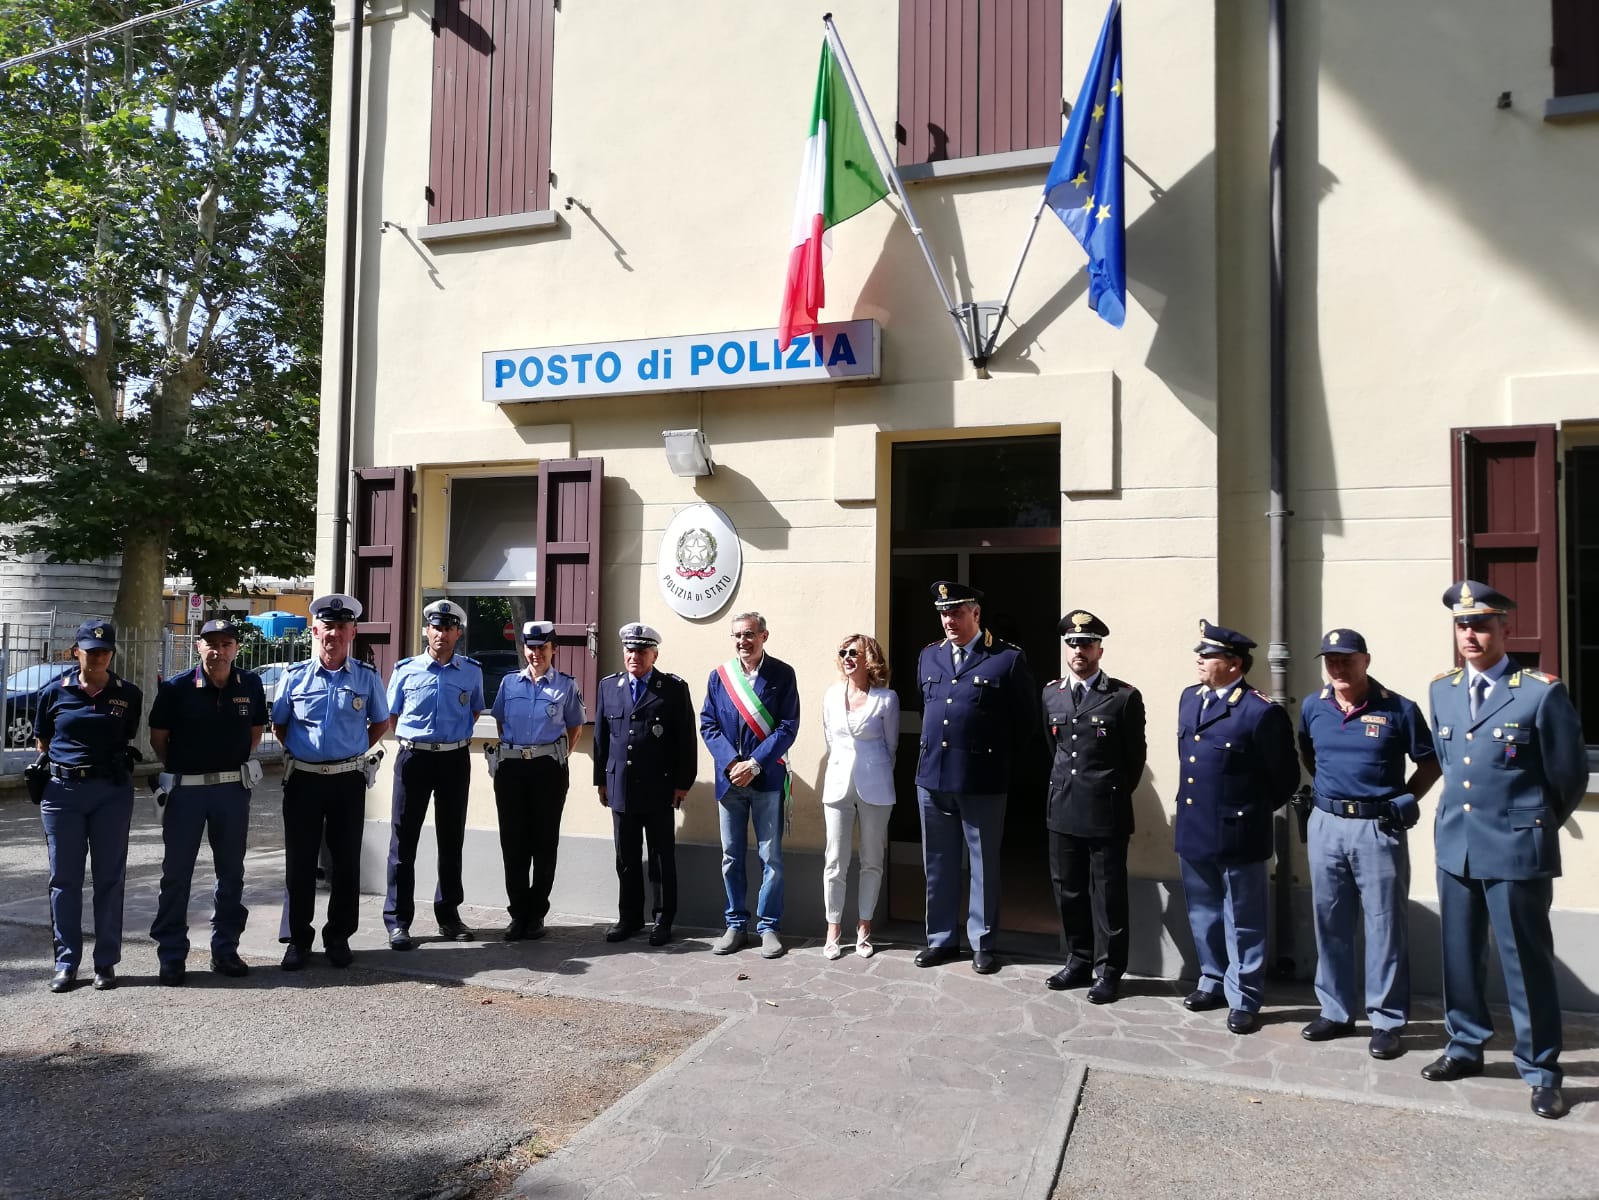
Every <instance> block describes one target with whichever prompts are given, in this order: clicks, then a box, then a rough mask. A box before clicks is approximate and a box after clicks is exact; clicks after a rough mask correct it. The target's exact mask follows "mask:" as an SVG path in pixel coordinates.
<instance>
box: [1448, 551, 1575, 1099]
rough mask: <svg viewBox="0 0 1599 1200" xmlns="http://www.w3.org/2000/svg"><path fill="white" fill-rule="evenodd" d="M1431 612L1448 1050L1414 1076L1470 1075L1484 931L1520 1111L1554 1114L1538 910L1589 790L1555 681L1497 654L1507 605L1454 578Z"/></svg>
mask: <svg viewBox="0 0 1599 1200" xmlns="http://www.w3.org/2000/svg"><path fill="white" fill-rule="evenodd" d="M1444 605H1445V607H1447V608H1448V609H1449V610H1450V612H1451V614H1452V615H1453V618H1454V624H1455V649H1456V651H1457V652H1458V653H1459V655H1460V657H1461V658H1462V659H1464V660H1465V664H1466V665H1465V666H1464V667H1461V668H1458V669H1456V670H1453V671H1446V672H1444V673H1443V674H1442V675H1439V676H1438V677H1437V678H1436V679H1434V680H1433V682H1432V689H1431V700H1432V733H1433V745H1434V746H1436V747H1437V750H1438V762H1439V765H1440V766H1441V767H1442V768H1443V792H1442V794H1441V795H1440V796H1439V798H1438V816H1437V820H1436V822H1435V823H1434V826H1433V836H1434V839H1435V841H1436V843H1437V862H1438V916H1439V921H1440V924H1441V927H1442V932H1443V966H1444V1029H1445V1031H1446V1032H1447V1033H1448V1034H1449V1045H1448V1046H1447V1047H1446V1048H1445V1049H1444V1052H1443V1054H1442V1055H1440V1056H1439V1057H1438V1058H1437V1059H1436V1060H1435V1061H1433V1062H1431V1063H1429V1064H1428V1065H1427V1066H1425V1067H1423V1068H1422V1071H1421V1074H1422V1077H1423V1078H1425V1079H1430V1080H1433V1081H1435V1082H1437V1081H1449V1080H1455V1079H1462V1078H1464V1077H1466V1076H1468V1075H1477V1074H1480V1073H1481V1071H1482V1048H1483V1045H1484V1044H1485V1043H1486V1042H1487V1041H1488V1039H1489V1038H1490V1037H1491V1036H1492V1035H1493V1019H1492V1017H1491V1016H1490V1015H1489V1012H1488V999H1487V996H1486V994H1485V988H1484V982H1485V980H1484V976H1485V974H1486V968H1487V963H1486V959H1487V951H1488V938H1487V932H1488V930H1489V928H1492V929H1493V934H1494V942H1495V943H1496V944H1497V945H1498V947H1499V965H1500V966H1501V967H1502V968H1503V969H1504V976H1505V993H1506V996H1507V998H1508V999H1509V1001H1510V1017H1511V1022H1512V1024H1513V1025H1514V1026H1515V1030H1516V1045H1515V1051H1514V1053H1515V1060H1516V1069H1517V1070H1518V1071H1519V1072H1520V1073H1521V1077H1522V1079H1524V1080H1525V1081H1526V1082H1527V1083H1528V1084H1529V1085H1530V1086H1531V1088H1532V1111H1533V1112H1534V1113H1536V1114H1537V1115H1538V1116H1540V1117H1548V1118H1550V1119H1555V1118H1558V1117H1562V1116H1564V1115H1565V1114H1566V1101H1565V1098H1564V1097H1563V1096H1562V1095H1561V1092H1560V1085H1561V1078H1562V1073H1561V1069H1560V1048H1561V1030H1560V995H1559V991H1558V990H1557V987H1556V980H1555V949H1554V937H1553V934H1552V933H1551V932H1550V929H1549V906H1550V904H1551V902H1552V901H1553V898H1554V880H1555V877H1556V876H1558V875H1559V874H1560V827H1561V826H1562V825H1564V824H1565V823H1566V821H1567V820H1568V819H1569V818H1570V816H1571V814H1572V813H1573V812H1575V811H1576V809H1577V805H1578V804H1579V803H1581V801H1582V796H1583V792H1584V791H1585V790H1586V788H1587V784H1588V758H1587V751H1586V749H1585V748H1584V745H1583V736H1582V720H1581V718H1580V717H1579V716H1578V715H1577V710H1576V708H1575V707H1574V706H1573V705H1572V703H1571V698H1570V696H1569V695H1567V693H1566V689H1565V686H1564V685H1563V684H1561V682H1560V681H1559V680H1558V679H1556V678H1555V677H1554V676H1552V675H1545V674H1544V673H1543V672H1541V671H1534V670H1530V669H1528V668H1526V667H1522V666H1519V665H1517V664H1516V663H1515V662H1514V661H1513V660H1512V659H1511V658H1510V657H1509V655H1508V654H1507V652H1506V649H1505V639H1506V636H1507V634H1508V630H1509V625H1510V620H1509V616H1508V614H1509V613H1510V611H1511V610H1512V609H1514V608H1515V602H1514V601H1513V600H1511V599H1510V597H1508V596H1506V595H1504V594H1503V593H1502V592H1498V591H1496V590H1494V589H1493V588H1491V587H1489V586H1488V585H1487V584H1483V583H1478V582H1477V581H1476V580H1474V579H1464V580H1461V581H1460V582H1459V583H1456V584H1454V585H1453V586H1452V587H1450V588H1449V590H1448V591H1446V592H1445V593H1444Z"/></svg>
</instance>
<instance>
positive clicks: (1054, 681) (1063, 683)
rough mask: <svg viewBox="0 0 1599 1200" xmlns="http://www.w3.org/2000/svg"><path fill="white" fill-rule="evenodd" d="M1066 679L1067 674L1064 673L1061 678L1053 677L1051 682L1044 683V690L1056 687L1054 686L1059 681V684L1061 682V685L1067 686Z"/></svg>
mask: <svg viewBox="0 0 1599 1200" xmlns="http://www.w3.org/2000/svg"><path fill="white" fill-rule="evenodd" d="M1064 680H1065V676H1064V675H1063V676H1061V678H1060V679H1051V680H1050V681H1049V682H1048V683H1046V684H1045V685H1044V690H1045V691H1046V692H1047V691H1049V689H1050V688H1052V687H1054V686H1055V685H1056V684H1057V683H1058V684H1060V685H1061V687H1065V686H1066V684H1065V682H1064Z"/></svg>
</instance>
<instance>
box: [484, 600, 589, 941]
mask: <svg viewBox="0 0 1599 1200" xmlns="http://www.w3.org/2000/svg"><path fill="white" fill-rule="evenodd" d="M522 655H523V657H524V658H525V659H526V660H527V668H526V669H525V670H522V671H518V672H517V673H516V674H515V675H512V676H509V677H508V678H506V679H505V680H504V681H503V682H502V683H501V684H500V690H499V691H498V692H497V693H495V696H494V722H495V725H496V726H497V727H498V728H499V731H500V742H499V744H498V746H492V747H490V748H489V749H490V750H491V751H492V753H491V761H493V762H494V763H495V767H494V805H495V808H496V809H498V811H499V814H500V857H501V859H503V861H504V863H505V894H506V896H507V897H508V899H509V901H510V903H509V905H508V906H507V907H508V909H509V911H510V914H511V923H510V924H509V925H508V926H506V929H505V934H504V937H505V940H506V941H508V942H515V941H518V940H520V939H522V938H541V937H543V936H544V917H545V914H546V913H548V912H549V911H550V888H551V887H552V886H553V885H554V883H555V862H556V856H557V852H558V851H559V850H560V848H561V813H562V812H563V811H564V810H565V808H566V793H567V789H568V788H569V787H570V786H571V773H570V771H569V769H568V767H567V760H568V759H569V758H570V757H571V755H572V752H573V751H574V750H576V749H577V743H578V740H579V739H580V738H581V737H582V736H583V696H582V694H581V693H580V692H579V691H578V686H577V680H575V679H573V678H572V677H571V676H570V675H566V674H563V673H562V672H560V671H557V670H556V669H555V667H554V666H553V665H552V664H553V663H554V661H555V622H554V621H528V622H527V623H526V624H524V625H523V626H522ZM530 866H531V867H532V871H533V874H532V878H531V880H530V879H529V877H528V868H529V867H530Z"/></svg>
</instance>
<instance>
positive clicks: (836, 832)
mask: <svg viewBox="0 0 1599 1200" xmlns="http://www.w3.org/2000/svg"><path fill="white" fill-rule="evenodd" d="M893 811H894V806H893V805H892V804H867V803H866V802H865V801H864V800H862V799H861V798H860V794H859V793H858V792H857V791H856V790H855V787H854V785H853V784H852V785H851V786H850V789H849V791H848V792H847V793H846V794H845V796H844V798H843V799H842V800H838V801H834V802H830V803H827V804H824V805H823V806H822V813H823V816H824V817H825V819H826V822H827V852H826V856H825V859H824V861H823V866H822V903H823V905H824V906H825V907H826V909H827V920H828V922H829V923H830V924H833V925H837V924H840V923H841V922H842V921H843V920H844V885H845V882H846V880H847V878H848V875H849V859H850V844H851V842H852V841H853V837H852V835H853V833H854V831H855V820H856V818H857V817H859V818H860V823H861V878H860V895H859V897H858V899H859V901H860V919H861V920H863V921H870V920H871V919H872V913H873V912H874V911H876V909H877V893H878V891H879V889H880V888H881V887H882V884H883V856H884V853H885V852H886V850H887V848H888V817H889V814H890V813H892V812H893Z"/></svg>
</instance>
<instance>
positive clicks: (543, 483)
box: [536, 458, 605, 718]
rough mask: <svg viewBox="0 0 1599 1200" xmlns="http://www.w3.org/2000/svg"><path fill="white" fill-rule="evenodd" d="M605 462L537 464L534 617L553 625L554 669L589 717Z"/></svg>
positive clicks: (593, 684) (584, 460)
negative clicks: (579, 696) (572, 684)
mask: <svg viewBox="0 0 1599 1200" xmlns="http://www.w3.org/2000/svg"><path fill="white" fill-rule="evenodd" d="M604 476H605V461H604V460H603V459H599V458H564V459H554V460H552V461H549V462H544V463H540V464H539V543H538V565H537V568H536V570H537V572H538V614H539V617H538V619H539V620H541V621H554V622H555V666H556V669H557V670H561V671H564V672H566V673H567V674H568V675H570V676H571V677H572V678H573V679H576V680H577V682H578V686H579V687H580V688H581V689H582V692H583V703H584V705H585V706H586V708H587V709H588V713H589V716H590V717H591V718H592V717H593V714H594V697H595V689H596V686H597V685H598V682H599V669H598V660H597V658H596V653H597V648H598V642H597V638H598V636H599V620H600V571H601V570H602V569H603V564H602V563H601V560H600V484H601V481H602V480H603V479H604Z"/></svg>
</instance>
